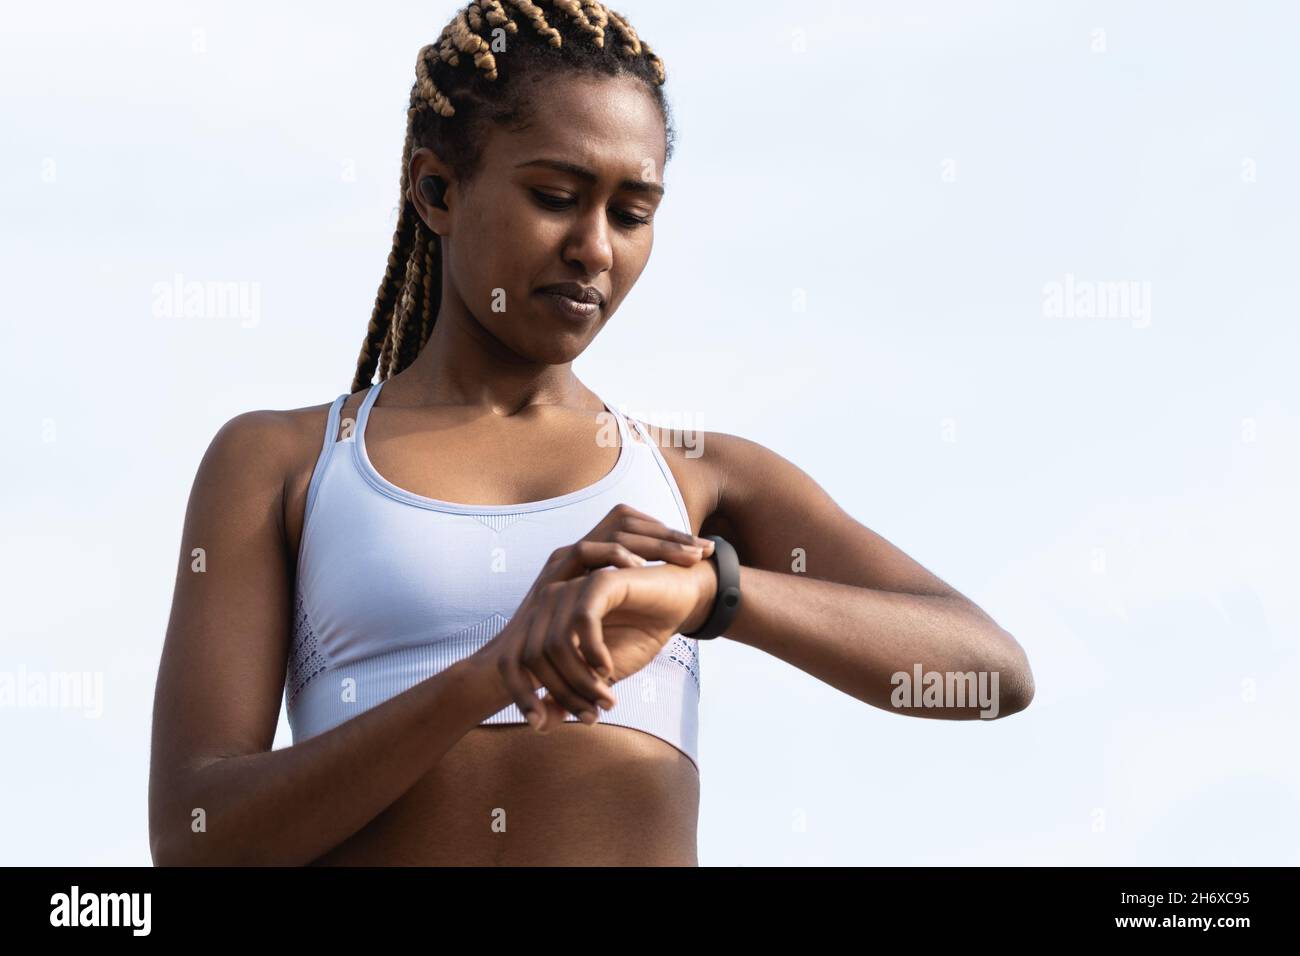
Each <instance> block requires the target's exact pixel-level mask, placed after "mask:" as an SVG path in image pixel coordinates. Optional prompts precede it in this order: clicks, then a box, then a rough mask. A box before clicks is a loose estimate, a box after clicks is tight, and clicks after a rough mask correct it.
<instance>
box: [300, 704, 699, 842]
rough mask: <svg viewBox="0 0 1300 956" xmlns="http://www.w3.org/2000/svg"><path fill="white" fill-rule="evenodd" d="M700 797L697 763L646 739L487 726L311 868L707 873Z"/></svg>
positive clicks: (570, 729) (574, 724)
mask: <svg viewBox="0 0 1300 956" xmlns="http://www.w3.org/2000/svg"><path fill="white" fill-rule="evenodd" d="M699 798H700V788H699V775H698V773H697V772H696V770H695V765H694V764H693V763H692V762H691V760H690V758H689V757H687V756H686V755H685V754H684V753H682V752H681V751H679V750H678V749H677V748H676V747H674V746H673V745H672V744H669V743H668V742H666V741H664V740H661V739H659V738H658V737H655V736H653V735H651V734H648V733H645V732H643V731H640V730H635V729H633V728H630V727H620V726H617V725H614V724H600V723H597V724H594V725H592V726H590V727H589V726H587V725H585V724H583V723H581V722H578V721H566V722H565V723H564V724H563V725H562V726H559V727H553V729H552V730H551V731H550V732H549V733H547V734H538V733H537V732H536V731H534V730H533V729H532V728H531V727H530V726H528V725H527V724H506V725H490V726H480V727H477V728H475V729H473V730H471V731H470V732H469V733H467V734H466V735H465V736H464V737H462V738H461V740H460V741H459V742H458V743H457V744H456V745H455V746H454V747H452V749H451V750H450V751H448V752H447V753H446V754H445V755H444V756H443V758H442V759H441V760H440V761H439V762H438V764H437V765H436V766H435V767H434V768H433V769H432V770H430V771H429V772H428V773H427V774H425V775H424V776H423V777H422V778H421V779H420V780H419V781H417V782H416V784H415V785H414V786H412V787H411V789H410V790H408V791H407V792H406V793H405V794H403V795H402V796H401V797H400V798H399V799H398V800H397V801H396V802H395V803H393V804H392V805H390V806H389V807H388V809H386V810H384V811H383V812H381V813H380V814H379V816H377V817H375V818H374V819H373V820H371V821H370V823H368V824H367V825H366V826H364V827H363V828H362V829H361V830H359V831H358V832H357V833H355V834H354V835H353V836H351V837H350V838H348V839H347V840H345V841H344V842H343V843H341V844H339V845H338V846H337V847H335V848H334V849H333V850H331V851H330V852H328V853H326V854H325V855H324V856H323V857H321V858H320V859H318V860H316V861H315V863H314V864H313V865H316V866H330V865H351V866H393V865H397V866H402V865H406V866H697V865H698V859H697V856H696V826H697V822H698V813H699Z"/></svg>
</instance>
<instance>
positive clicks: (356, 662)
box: [284, 381, 700, 772]
mask: <svg viewBox="0 0 1300 956" xmlns="http://www.w3.org/2000/svg"><path fill="white" fill-rule="evenodd" d="M383 386H384V383H383V382H382V381H381V382H379V383H377V384H374V385H372V386H370V389H369V392H368V393H367V395H366V397H365V399H364V400H363V401H362V402H361V405H360V407H359V408H358V409H357V420H356V426H355V428H354V429H352V430H351V434H347V435H345V436H344V437H339V427H338V426H339V414H340V410H341V409H342V407H343V403H344V401H346V399H347V398H348V393H344V394H342V395H340V396H339V397H338V398H336V399H335V400H334V403H333V404H332V405H331V406H330V412H329V418H328V422H327V425H326V428H325V441H324V445H323V447H322V448H321V451H320V455H319V457H318V458H317V460H316V466H315V470H314V471H313V472H312V476H311V480H310V482H309V484H308V486H307V501H306V508H305V511H304V516H303V527H302V538H301V541H300V544H299V548H298V570H297V576H296V579H295V583H294V615H293V617H294V619H293V637H292V643H291V647H290V652H289V656H288V662H287V669H286V674H285V685H284V700H285V708H286V710H287V712H288V719H289V726H290V728H291V729H292V731H293V741H294V743H295V744H296V743H298V742H300V741H302V740H306V739H308V738H310V737H313V736H315V735H316V734H320V733H323V732H324V731H327V730H329V729H331V728H333V727H336V726H338V725H339V724H341V723H344V722H345V721H347V720H350V719H351V718H353V717H355V716H357V715H358V714H361V713H363V712H365V711H366V710H369V709H370V708H371V707H374V706H376V705H378V704H381V703H383V702H384V701H386V700H388V699H389V698H391V697H394V696H396V695H397V694H400V693H402V692H403V691H405V690H407V689H409V688H411V687H413V686H414V685H415V684H417V683H419V682H420V681H422V680H424V679H425V678H427V677H430V676H432V675H434V674H437V673H438V672H439V671H441V670H443V669H444V668H446V667H449V666H451V665H452V664H453V663H455V662H456V661H458V660H460V659H462V658H464V657H467V656H468V655H470V654H473V653H474V652H475V651H477V650H479V648H481V647H483V645H485V644H487V643H488V642H489V641H490V640H492V638H493V637H495V636H496V635H497V634H498V633H500V631H501V629H502V628H503V627H505V625H506V623H507V622H508V621H509V620H510V618H511V616H512V615H513V614H514V613H515V611H516V610H517V609H518V607H519V605H520V604H521V603H522V602H523V599H524V597H525V596H527V594H528V591H529V589H530V588H531V587H532V585H533V582H534V581H535V580H536V578H537V575H538V574H539V573H540V572H541V569H542V566H543V565H544V564H545V563H546V561H547V559H548V558H549V557H550V555H551V554H552V552H554V551H555V549H556V548H558V547H562V546H565V545H569V544H573V543H574V542H576V541H578V540H580V539H581V538H582V536H583V535H585V534H586V533H587V532H589V531H590V530H591V529H592V528H593V527H595V525H596V524H597V523H598V522H599V521H600V520H601V519H602V518H604V517H605V516H606V514H608V513H609V511H610V509H611V508H613V507H614V506H615V505H616V504H618V503H619V502H626V503H627V504H629V505H631V506H632V507H634V508H636V509H637V510H639V511H643V512H645V513H646V514H648V515H650V516H652V517H654V518H657V519H658V520H660V521H662V522H663V523H664V524H665V525H667V526H668V527H670V528H674V529H677V530H679V531H685V532H687V533H691V525H690V520H689V517H688V515H687V511H686V505H685V504H684V503H683V501H682V494H681V490H680V489H679V488H678V486H677V482H676V481H675V480H674V478H673V474H672V472H671V471H670V470H669V468H668V465H667V463H666V462H665V461H664V458H663V454H662V453H661V452H660V450H659V448H658V446H657V445H656V444H655V442H654V440H653V439H652V438H651V437H650V435H649V434H648V433H647V432H646V430H645V429H644V428H643V427H642V426H641V425H640V424H639V423H637V422H635V421H632V420H630V419H627V418H625V417H624V416H623V414H622V413H621V412H619V411H617V410H616V409H613V408H611V407H610V406H609V405H608V403H604V402H603V401H602V404H604V405H605V408H606V410H607V412H608V414H609V416H612V419H613V421H614V422H616V423H617V425H618V433H619V446H620V447H619V455H618V460H617V462H616V463H615V464H614V467H613V469H612V470H611V471H609V472H608V473H607V474H606V475H605V476H604V477H603V478H601V479H600V480H599V481H597V482H596V483H595V484H593V485H588V486H587V487H586V488H580V489H578V490H577V491H573V492H570V493H568V494H565V495H559V496H558V497H554V498H546V499H543V500H541V501H527V502H523V503H522V504H511V505H471V504H456V503H453V502H450V501H440V500H438V499H436V498H426V497H424V496H422V495H417V494H414V493H412V492H410V491H407V490H406V489H404V488H399V487H398V486H396V485H394V484H393V483H392V482H390V481H388V480H387V479H386V478H384V477H383V476H382V475H381V474H379V473H378V472H377V471H376V470H375V468H374V466H373V465H372V464H371V463H370V458H369V457H368V456H367V454H366V422H367V420H368V419H369V417H370V409H371V408H372V407H373V405H374V403H375V399H376V398H377V397H378V396H379V392H380V390H381V389H382V388H383ZM602 414H604V413H602ZM606 422H607V423H608V419H606ZM607 427H608V424H607ZM611 437H612V436H611ZM649 563H650V564H663V563H664V562H663V561H651V562H649ZM615 696H616V697H617V699H618V703H617V704H616V706H615V707H614V708H613V709H612V710H601V711H600V723H606V724H616V725H619V726H623V727H632V728H635V729H636V730H640V731H643V732H645V733H648V734H653V735H654V736H656V737H659V738H660V739H662V740H665V741H667V742H668V743H670V744H672V745H673V746H674V747H676V748H677V749H678V750H680V751H682V752H683V753H684V754H686V756H688V757H689V758H690V759H691V762H692V763H694V764H695V768H696V772H698V771H699V756H698V737H699V698H700V661H699V642H698V641H695V640H693V639H690V638H686V637H682V636H681V635H680V634H676V635H674V636H673V637H671V638H670V639H669V640H668V643H666V644H665V645H664V647H663V649H662V650H661V651H660V652H659V654H658V655H657V656H656V657H655V658H654V659H653V660H651V661H650V663H649V664H647V665H646V666H645V667H643V668H642V669H641V670H639V671H637V672H636V673H634V674H630V675H629V676H628V677H626V678H624V679H622V680H620V681H619V682H618V685H617V690H616V693H615ZM577 719H578V718H577V717H575V716H574V715H572V714H566V715H565V720H566V721H576V720H577ZM526 722H527V721H526V720H525V718H524V715H523V713H522V712H521V711H520V709H519V707H518V705H517V704H514V703H511V704H510V705H509V706H507V707H505V708H504V709H502V710H500V711H498V712H497V713H495V714H493V715H492V716H491V717H488V718H487V719H486V720H484V721H483V723H484V724H514V723H526Z"/></svg>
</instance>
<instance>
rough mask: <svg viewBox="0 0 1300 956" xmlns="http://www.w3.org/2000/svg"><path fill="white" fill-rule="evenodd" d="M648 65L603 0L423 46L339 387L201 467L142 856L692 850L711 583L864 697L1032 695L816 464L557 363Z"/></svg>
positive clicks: (627, 202)
mask: <svg viewBox="0 0 1300 956" xmlns="http://www.w3.org/2000/svg"><path fill="white" fill-rule="evenodd" d="M663 83H664V67H663V64H662V63H661V62H660V60H659V59H658V57H656V56H655V55H654V54H653V53H652V52H651V50H650V47H649V46H648V45H647V44H646V43H645V42H644V41H642V40H641V39H640V38H639V37H638V36H637V34H636V32H635V31H634V30H633V28H632V27H631V25H630V24H629V23H628V22H627V21H626V20H625V19H624V18H622V17H620V16H619V15H618V14H617V13H615V12H613V11H611V10H608V9H607V8H605V7H604V6H602V5H601V4H599V3H595V2H591V0H581V2H578V0H570V2H560V0H555V2H540V0H537V2H529V0H511V2H502V3H496V2H486V3H471V4H469V6H468V7H467V8H466V9H465V10H463V11H462V12H460V13H458V14H457V15H456V17H455V18H454V19H453V21H452V22H451V23H450V24H449V25H448V26H447V27H446V28H445V29H444V30H443V32H442V35H441V37H440V38H439V40H438V42H436V43H434V44H431V45H429V46H426V47H424V48H423V49H422V50H421V51H420V54H419V57H418V60H417V64H416V82H415V84H414V86H413V88H412V92H411V102H410V109H409V112H408V127H407V136H406V144H405V147H404V149H403V157H402V181H401V200H402V205H401V214H400V218H399V219H398V223H397V230H396V235H395V237H394V242H393V250H392V252H391V254H390V255H389V257H388V268H387V271H386V273H385V275H384V278H383V282H382V284H381V285H380V288H379V294H378V297H377V300H376V302H375V308H374V313H373V315H372V317H371V320H370V326H369V330H368V333H367V335H366V338H365V341H364V343H363V345H362V349H361V355H360V359H359V361H358V363H357V370H356V375H355V378H354V379H353V382H352V386H351V390H350V392H349V393H345V394H342V395H339V396H338V398H337V399H336V400H335V401H334V402H332V403H330V404H328V405H318V406H314V407H311V408H303V409H297V410H293V411H287V412H280V411H256V412H248V413H245V414H242V415H239V416H237V417H235V418H234V419H232V420H231V421H229V422H228V423H227V424H226V425H225V426H223V427H222V428H221V430H220V431H219V432H218V434H217V435H216V437H215V438H214V439H213V441H212V443H211V446H210V447H209V449H208V451H207V453H206V454H205V456H204V458H203V461H202V463H201V464H200V466H199V470H198V474H197V477H196V479H195V483H194V488H193V490H192V493H191V497H190V502H189V507H188V510H187V513H186V518H185V528H184V540H183V543H182V549H181V562H180V567H179V569H178V576H177V581H176V591H175V598H174V602H173V606H172V615H171V620H170V624H169V627H168V632H167V638H166V645H165V649H164V652H163V659H162V662H161V666H160V670H159V677H158V688H157V696H156V701H155V713H154V730H153V752H152V765H151V770H150V791H149V794H150V797H149V810H150V833H151V844H152V852H153V856H154V860H155V862H156V863H158V864H235V863H263V864H306V863H337V864H433V865H474V864H506V865H520V864H552V865H554V864H560V865H565V864H579V865H592V864H595V865H647V864H649V865H695V864H696V863H697V857H696V823H697V810H698V803H699V752H698V723H697V719H698V706H699V694H700V680H701V672H700V667H699V659H698V649H699V640H700V639H703V637H709V636H712V635H710V634H708V631H707V629H706V630H705V632H704V634H703V635H702V636H701V638H699V639H697V638H694V637H691V636H690V635H694V634H696V632H697V631H698V630H700V629H701V628H706V624H707V623H708V622H713V624H714V625H715V626H716V625H717V622H718V620H719V619H720V618H719V617H715V614H717V615H723V619H725V615H726V614H727V613H730V614H731V615H732V616H731V618H730V620H729V623H727V624H726V627H725V636H726V638H728V639H730V640H736V641H743V642H745V643H746V644H749V645H751V646H753V647H756V648H759V649H761V650H764V651H766V652H768V653H770V654H773V655H776V656H777V657H779V658H781V659H782V660H784V661H787V662H788V663H790V664H792V665H794V666H795V667H798V668H800V669H802V670H804V671H806V672H807V673H809V674H812V675H813V676H815V677H817V678H819V679H821V680H823V681H825V682H826V683H828V684H830V685H832V686H834V687H836V688H838V689H839V690H841V691H843V692H844V693H847V694H851V695H852V696H854V697H855V698H857V699H859V700H862V701H864V702H865V703H868V704H872V705H875V706H877V707H881V708H890V709H893V708H894V704H895V703H896V700H892V699H891V698H893V697H894V693H893V692H894V690H895V686H896V681H895V680H894V679H892V677H891V675H897V674H899V673H905V674H907V675H908V676H910V675H911V674H912V672H913V669H914V667H916V666H918V665H920V666H923V667H924V668H925V669H926V670H927V671H940V672H971V671H976V672H980V673H988V672H997V673H998V674H999V675H1000V680H999V683H998V684H996V685H995V686H996V687H998V688H999V699H998V702H997V713H998V715H999V716H1004V715H1006V714H1010V713H1014V712H1015V711H1017V710H1020V709H1023V708H1024V707H1025V706H1027V704H1028V702H1029V700H1030V698H1031V697H1032V694H1033V679H1032V676H1031V674H1030V669H1029V666H1028V663H1027V660H1026V657H1025V655H1024V653H1023V651H1022V650H1021V648H1020V647H1019V645H1018V644H1017V643H1016V641H1015V640H1014V639H1013V638H1012V637H1011V636H1010V635H1009V634H1008V633H1006V632H1005V631H1004V630H1003V629H1002V628H1000V627H999V626H998V625H997V624H996V623H995V622H994V621H993V620H992V619H991V618H989V617H988V616H987V615H986V614H985V613H984V612H983V611H981V610H980V609H979V608H978V607H976V606H975V605H974V604H973V603H971V602H970V601H969V600H967V599H966V598H965V597H963V596H962V595H961V594H959V593H958V592H956V591H955V590H953V589H952V588H951V587H949V586H948V585H946V584H945V583H944V582H942V581H940V580H939V579H938V578H936V577H935V576H934V575H932V574H930V573H929V572H927V571H926V570H925V569H924V568H923V567H921V566H920V565H919V564H918V563H916V562H915V561H913V560H912V559H910V558H909V557H907V556H906V555H905V554H903V553H902V552H901V551H899V550H898V549H897V548H895V547H893V546H892V545H891V544H889V543H888V542H887V541H885V540H884V539H883V538H881V537H880V536H878V535H876V534H874V533H873V532H872V531H870V530H869V529H867V528H865V527H863V526H862V525H861V524H859V523H858V522H856V521H855V520H854V519H853V518H852V517H850V516H849V515H848V514H847V513H845V512H844V511H843V510H842V509H841V508H840V507H839V506H838V505H836V503H835V502H834V501H832V500H831V499H830V498H829V497H828V495H827V494H826V493H825V491H823V490H822V488H821V487H820V486H818V485H817V484H816V483H815V482H814V481H813V480H812V479H811V478H810V477H809V476H808V475H807V474H805V473H804V472H803V471H801V470H800V469H799V468H797V467H796V466H794V465H793V464H791V463H790V462H788V461H787V460H785V459H784V458H782V457H781V456H779V455H777V454H775V453H773V452H772V451H769V450H768V449H766V448H764V447H763V446H761V445H758V444H756V443H754V442H751V441H747V440H745V439H743V438H739V437H736V436H733V435H726V434H718V433H712V432H706V433H703V434H701V435H695V436H693V438H692V439H691V440H689V441H685V440H684V439H683V436H682V435H681V434H676V433H675V434H672V435H666V434H665V435H660V434H659V433H658V431H657V430H656V429H653V428H651V427H650V426H649V425H647V424H646V423H644V422H640V421H637V420H635V419H630V418H627V417H625V416H624V415H623V414H622V413H621V412H619V411H617V410H616V409H615V408H613V407H611V406H609V405H607V404H606V403H605V402H604V401H603V400H602V399H601V398H600V397H599V396H598V395H596V394H595V393H594V392H592V391H591V390H590V389H588V388H587V387H586V386H585V385H583V384H582V383H581V382H580V381H579V380H578V379H577V378H576V376H575V375H574V373H573V370H572V363H573V361H574V359H576V358H577V357H578V356H579V355H581V354H582V352H583V350H584V349H586V348H587V346H588V345H589V344H590V343H591V342H592V340H593V339H594V338H595V337H596V335H597V334H598V333H599V332H600V330H601V329H602V328H603V327H604V325H605V323H606V322H608V321H609V320H610V318H611V317H612V316H613V315H614V313H615V312H616V311H617V310H618V307H619V304H620V303H621V302H622V301H623V298H624V297H625V296H626V295H627V294H628V292H629V291H630V290H631V288H632V286H633V285H634V284H635V283H636V280H637V278H638V277H639V276H640V274H641V271H642V269H644V268H645V265H646V262H647V260H648V259H649V257H650V249H651V245H652V237H653V231H654V214H655V210H656V209H657V207H658V206H659V204H660V202H661V201H662V199H663V197H664V190H663V183H662V175H661V174H662V170H663V168H664V165H665V163H666V162H667V160H668V159H669V158H670V156H671V147H672V124H671V119H670V116H669V110H668V106H667V103H666V101H665V98H664V94H663ZM376 372H377V373H378V379H377V380H376V379H375V375H376ZM704 535H717V536H719V538H720V539H721V541H720V543H718V544H717V546H716V553H711V552H713V551H714V541H713V540H712V539H706V538H704V537H700V536H704ZM733 549H734V550H733ZM727 553H730V554H734V555H735V557H736V558H738V561H739V565H740V567H739V571H738V584H739V590H740V594H741V600H740V603H739V606H737V607H731V608H730V610H729V611H723V610H720V609H719V608H718V607H717V605H718V603H719V599H718V590H719V579H720V576H729V575H730V574H731V573H732V571H734V567H733V568H732V569H731V570H728V567H727V563H726V561H725V560H724V558H725V557H726V554H727ZM732 583H736V582H732ZM281 694H283V696H284V699H285V702H286V706H287V708H288V714H289V720H290V724H291V727H292V729H293V736H294V741H293V746H291V747H287V748H281V749H279V750H272V749H271V746H272V742H273V738H274V735H275V729H276V725H277V721H278V717H279V708H280V699H281ZM746 706H756V705H755V703H754V702H753V701H748V702H746ZM758 706H761V705H758ZM911 712H912V713H914V714H915V715H916V716H927V717H946V718H951V719H973V718H978V717H980V716H981V714H980V712H979V711H978V710H977V708H976V707H974V706H950V707H939V708H935V707H929V708H925V709H918V710H915V711H911ZM986 716H987V715H986ZM580 718H581V719H580ZM530 719H531V720H533V721H535V722H536V724H537V726H536V727H530V726H529V723H528V722H527V721H529V720H530Z"/></svg>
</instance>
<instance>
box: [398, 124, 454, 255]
mask: <svg viewBox="0 0 1300 956" xmlns="http://www.w3.org/2000/svg"><path fill="white" fill-rule="evenodd" d="M425 176H440V177H442V179H443V180H444V181H445V182H446V183H447V189H446V191H445V192H444V194H443V204H444V205H445V206H446V207H447V208H446V209H441V208H439V207H437V206H434V205H433V204H432V203H430V202H429V200H428V199H427V198H426V197H425V195H424V193H423V192H422V191H421V190H420V188H419V185H420V180H421V179H423V178H424V177H425ZM452 185H453V180H452V173H451V167H449V166H448V165H447V164H446V163H444V162H443V161H442V160H441V159H440V158H439V157H438V154H437V153H435V152H434V151H433V150H431V149H429V148H428V147H426V146H421V147H420V148H419V149H417V150H414V151H413V152H412V153H411V163H410V166H409V168H408V169H407V187H406V198H407V200H408V201H409V202H410V203H411V204H412V205H413V206H414V207H415V211H416V212H417V213H418V214H419V216H420V218H421V219H422V220H424V224H425V225H426V226H428V227H429V228H430V229H431V230H432V231H433V232H435V233H437V234H438V235H440V236H446V235H448V234H449V233H450V231H451V216H450V213H451V209H452V205H451V203H452V199H451V194H452Z"/></svg>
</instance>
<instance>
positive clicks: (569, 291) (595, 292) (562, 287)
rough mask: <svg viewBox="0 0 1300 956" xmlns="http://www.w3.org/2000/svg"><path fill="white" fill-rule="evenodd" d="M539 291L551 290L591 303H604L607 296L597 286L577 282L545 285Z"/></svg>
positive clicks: (577, 300) (575, 299)
mask: <svg viewBox="0 0 1300 956" xmlns="http://www.w3.org/2000/svg"><path fill="white" fill-rule="evenodd" d="M537 291H538V292H550V293H552V294H554V295H562V296H564V297H565V298H566V299H572V300H573V301H574V302H586V303H589V304H591V305H604V304H605V296H604V295H602V294H601V291H600V290H599V289H597V288H596V287H595V286H590V285H579V284H578V283H576V282H557V283H556V284H555V285H548V286H543V287H542V288H540V289H538V290H537Z"/></svg>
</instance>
